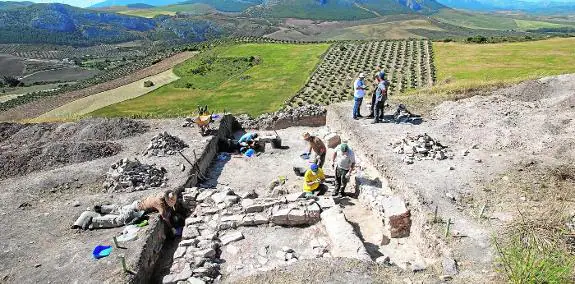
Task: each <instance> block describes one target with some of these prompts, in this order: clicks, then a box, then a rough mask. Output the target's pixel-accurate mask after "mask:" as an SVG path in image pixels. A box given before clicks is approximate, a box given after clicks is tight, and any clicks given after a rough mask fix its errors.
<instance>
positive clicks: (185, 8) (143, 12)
mask: <svg viewBox="0 0 575 284" xmlns="http://www.w3.org/2000/svg"><path fill="white" fill-rule="evenodd" d="M213 11H214V8H212V7H211V6H210V5H207V4H179V5H169V6H161V7H154V8H149V9H130V8H128V7H125V6H124V7H118V8H116V12H117V13H120V14H124V15H131V16H138V17H145V18H153V17H155V16H159V15H169V16H173V15H176V13H178V12H181V13H186V14H187V15H205V14H208V13H210V12H213Z"/></svg>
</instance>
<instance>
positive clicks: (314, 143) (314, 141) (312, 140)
mask: <svg viewBox="0 0 575 284" xmlns="http://www.w3.org/2000/svg"><path fill="white" fill-rule="evenodd" d="M303 140H305V141H307V142H308V143H309V148H308V149H307V152H306V153H304V155H306V156H309V154H311V150H313V151H314V152H315V155H316V158H315V163H316V164H317V165H318V166H319V167H320V168H323V164H324V163H325V155H326V153H327V148H326V147H325V144H324V143H323V141H321V139H319V137H317V136H313V135H310V134H309V132H304V134H303Z"/></svg>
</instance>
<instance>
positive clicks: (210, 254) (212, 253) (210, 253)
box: [194, 248, 216, 258]
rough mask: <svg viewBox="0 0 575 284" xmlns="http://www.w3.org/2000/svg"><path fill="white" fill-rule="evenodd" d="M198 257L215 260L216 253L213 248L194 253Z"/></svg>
mask: <svg viewBox="0 0 575 284" xmlns="http://www.w3.org/2000/svg"><path fill="white" fill-rule="evenodd" d="M194 255H195V256H196V257H203V258H213V257H215V256H216V251H215V250H214V249H212V248H207V249H203V250H200V251H196V252H194Z"/></svg>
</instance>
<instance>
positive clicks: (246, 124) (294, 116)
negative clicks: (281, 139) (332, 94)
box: [236, 105, 327, 129]
mask: <svg viewBox="0 0 575 284" xmlns="http://www.w3.org/2000/svg"><path fill="white" fill-rule="evenodd" d="M326 113H327V110H326V109H325V108H324V107H322V106H316V105H305V106H301V107H297V108H292V107H286V108H284V109H282V110H279V111H277V112H274V113H265V114H262V115H260V116H259V117H257V118H250V117H249V116H248V115H245V114H244V115H239V116H237V117H236V119H237V121H238V122H239V123H240V124H241V125H242V127H243V128H245V129H280V128H284V127H283V125H284V124H285V123H293V124H294V125H297V124H298V122H299V121H302V120H305V119H307V118H310V117H325V115H326ZM324 124H325V119H324ZM309 126H319V125H309Z"/></svg>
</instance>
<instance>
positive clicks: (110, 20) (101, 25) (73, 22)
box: [0, 4, 230, 46]
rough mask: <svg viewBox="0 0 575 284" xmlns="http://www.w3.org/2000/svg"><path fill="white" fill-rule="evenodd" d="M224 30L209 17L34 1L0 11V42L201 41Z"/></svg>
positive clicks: (86, 43) (85, 43)
mask: <svg viewBox="0 0 575 284" xmlns="http://www.w3.org/2000/svg"><path fill="white" fill-rule="evenodd" d="M226 29H228V30H229V29H230V28H229V27H228V28H226ZM226 32H228V31H227V30H225V29H224V28H222V26H221V25H219V24H217V23H214V22H211V21H209V20H203V19H176V18H171V17H158V18H155V19H147V18H142V17H135V16H127V15H121V14H115V13H110V12H101V11H94V10H88V9H82V8H77V7H72V6H68V5H64V4H34V5H29V6H25V7H21V8H13V9H8V10H6V9H5V10H0V43H50V44H65V45H74V46H79V45H94V44H102V43H117V42H126V41H131V40H136V39H153V40H165V41H167V40H184V41H203V40H205V39H207V38H211V37H216V36H220V35H222V34H225V33H226Z"/></svg>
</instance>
